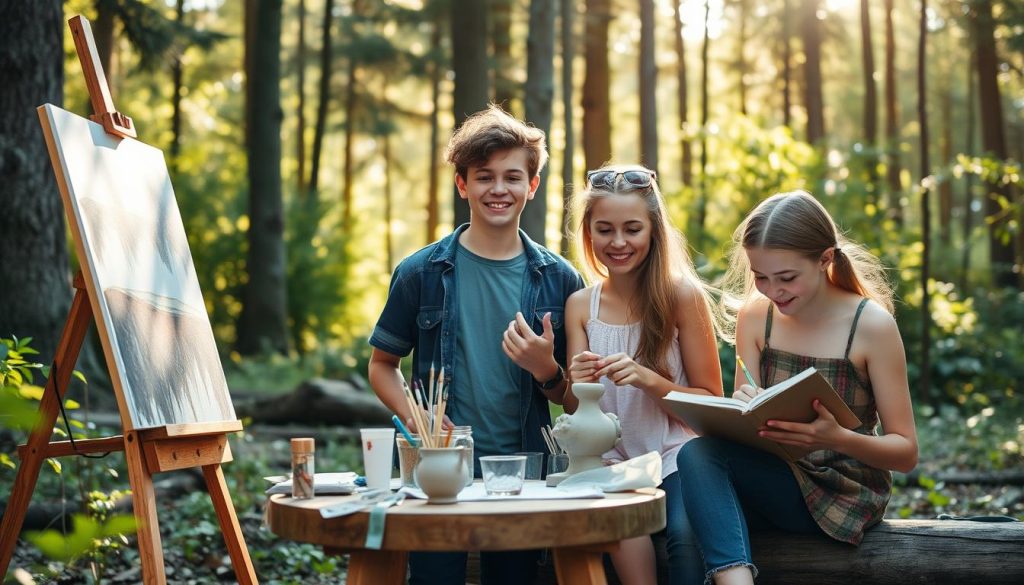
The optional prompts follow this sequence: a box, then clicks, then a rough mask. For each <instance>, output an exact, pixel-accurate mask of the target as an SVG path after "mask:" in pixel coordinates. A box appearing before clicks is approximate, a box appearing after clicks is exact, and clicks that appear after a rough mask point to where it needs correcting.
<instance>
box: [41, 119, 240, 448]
mask: <svg viewBox="0 0 1024 585" xmlns="http://www.w3.org/2000/svg"><path fill="white" fill-rule="evenodd" d="M39 113H40V121H41V122H42V125H43V132H44V134H45V135H46V140H47V145H48V147H49V151H50V158H51V162H52V163H53V166H54V169H58V170H57V173H56V174H57V182H58V184H59V185H60V188H61V196H62V197H63V199H64V208H65V212H66V213H67V216H68V220H69V222H70V223H71V231H72V233H73V234H74V239H75V246H76V250H77V251H78V256H79V261H80V263H81V265H82V272H83V274H84V276H85V280H86V283H87V286H88V291H89V295H90V300H91V302H92V307H93V311H94V313H95V315H96V321H97V325H98V329H99V333H100V338H101V341H102V343H103V346H104V351H105V354H106V358H107V365H108V368H109V369H110V373H111V378H112V380H113V383H114V386H115V390H116V391H117V393H118V402H119V404H120V406H121V408H122V412H123V411H124V409H127V412H128V413H129V414H130V419H131V428H135V429H143V428H151V427H156V426H162V425H168V424H185V423H198V422H216V421H232V420H235V412H234V407H233V406H232V404H231V398H230V395H229V394H228V388H227V382H226V381H225V379H224V371H223V368H222V367H221V362H220V358H219V355H218V353H217V347H216V344H215V343H214V338H213V330H212V329H211V328H210V320H209V316H208V315H207V312H206V306H205V304H204V302H203V296H202V292H201V291H200V289H199V280H198V278H197V277H196V271H195V266H194V265H193V263H192V254H191V252H190V250H189V246H188V241H187V239H186V237H185V229H184V226H183V225H182V221H181V215H180V213H179V211H178V205H177V202H176V200H175V198H174V190H173V188H172V186H171V180H170V175H169V174H168V172H167V165H166V163H165V161H164V156H163V153H162V152H161V151H160V150H159V149H157V148H153V147H152V146H148V145H146V144H144V143H142V142H139V141H137V140H133V139H128V138H126V139H120V138H117V137H114V136H111V135H109V134H107V133H105V132H104V131H103V128H102V127H101V126H100V125H98V124H95V123H93V122H90V121H88V120H86V119H85V118H82V117H80V116H76V115H74V114H72V113H70V112H67V111H65V110H62V109H61V108H58V107H55V106H52V105H49V104H47V105H45V106H41V107H40V108H39Z"/></svg>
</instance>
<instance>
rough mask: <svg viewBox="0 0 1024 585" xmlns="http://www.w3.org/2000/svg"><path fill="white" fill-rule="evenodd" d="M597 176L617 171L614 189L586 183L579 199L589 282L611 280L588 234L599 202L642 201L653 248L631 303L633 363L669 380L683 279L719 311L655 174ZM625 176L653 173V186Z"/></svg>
mask: <svg viewBox="0 0 1024 585" xmlns="http://www.w3.org/2000/svg"><path fill="white" fill-rule="evenodd" d="M598 171H615V172H616V173H618V175H617V176H616V177H615V181H614V184H613V185H611V186H601V187H595V186H593V185H591V184H590V183H589V181H588V183H587V186H586V188H584V189H583V190H582V191H579V192H577V194H576V201H575V213H574V216H575V218H576V222H575V223H576V225H577V226H578V228H577V230H576V236H577V237H576V246H577V248H578V251H580V252H582V254H581V256H582V258H583V259H584V263H583V264H584V265H583V267H582V268H583V272H584V275H585V276H586V277H587V280H588V281H589V282H596V281H598V280H603V279H607V278H608V270H607V268H606V267H605V266H604V265H602V264H601V263H600V262H599V261H598V260H597V256H596V255H595V253H594V242H593V239H592V232H591V228H590V221H591V218H592V216H593V211H594V205H595V204H596V203H597V202H598V201H600V200H601V199H604V198H606V197H610V196H615V195H635V196H637V197H640V198H641V199H642V200H643V201H644V203H645V204H646V206H647V216H648V218H649V219H650V222H651V246H650V251H649V252H648V254H647V257H646V258H645V259H644V261H643V263H642V264H641V265H640V267H639V268H638V273H637V294H636V295H635V296H634V297H633V298H632V299H630V303H629V307H630V310H631V311H632V312H633V313H635V314H638V315H639V316H640V340H639V343H638V345H637V350H636V355H634V356H633V359H635V360H636V361H637V363H639V364H641V365H643V366H646V367H648V368H651V369H652V370H654V371H655V372H657V373H658V374H659V375H661V376H663V377H666V378H669V377H671V375H670V373H669V369H668V351H669V348H670V347H671V343H672V339H673V337H674V334H675V319H674V318H673V316H674V315H675V314H676V304H677V302H678V293H677V286H676V283H677V281H678V280H680V279H681V280H683V281H685V282H687V283H689V284H690V285H692V286H693V287H695V288H696V289H697V290H698V291H700V293H701V297H702V299H703V301H704V303H705V305H706V306H707V308H708V314H709V315H711V314H712V312H713V311H714V309H715V308H716V307H715V304H714V303H713V302H712V300H711V296H710V294H709V287H708V286H707V284H706V283H704V281H703V280H701V278H700V276H698V275H697V271H696V270H695V269H694V266H693V261H692V260H691V259H690V255H689V253H688V252H687V248H686V246H687V244H686V239H685V238H684V237H683V235H682V234H681V233H680V232H679V230H677V229H676V228H675V227H674V226H673V225H672V222H671V220H670V219H669V217H668V212H667V210H666V208H665V201H664V199H663V197H662V195H661V190H660V189H659V188H658V183H657V180H656V177H655V174H654V172H653V171H651V170H650V169H646V168H644V167H642V166H639V165H608V166H605V167H602V168H600V169H598ZM626 171H641V172H645V173H649V174H650V176H651V184H650V186H649V187H637V186H635V185H632V184H631V183H629V182H628V181H626V180H625V179H624V177H623V176H622V173H623V172H626ZM594 172H597V171H594ZM708 325H709V326H711V327H715V328H717V325H718V320H717V319H711V322H710V323H708Z"/></svg>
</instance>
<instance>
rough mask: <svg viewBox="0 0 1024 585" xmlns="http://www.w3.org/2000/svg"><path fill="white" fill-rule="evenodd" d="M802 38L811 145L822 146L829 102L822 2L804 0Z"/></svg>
mask: <svg viewBox="0 0 1024 585" xmlns="http://www.w3.org/2000/svg"><path fill="white" fill-rule="evenodd" d="M802 6H803V13H802V17H801V19H800V36H801V38H802V39H803V47H804V108H805V109H806V110H807V142H810V143H811V144H817V145H820V144H821V142H822V140H823V139H824V138H825V102H824V98H823V97H822V91H821V21H820V20H818V9H819V0H803V5H802Z"/></svg>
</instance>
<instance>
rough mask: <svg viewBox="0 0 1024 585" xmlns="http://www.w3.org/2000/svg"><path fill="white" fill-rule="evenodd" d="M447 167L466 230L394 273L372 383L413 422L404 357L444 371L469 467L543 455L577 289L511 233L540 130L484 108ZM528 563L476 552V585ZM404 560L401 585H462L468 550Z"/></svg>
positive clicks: (524, 555) (561, 267)
mask: <svg viewBox="0 0 1024 585" xmlns="http://www.w3.org/2000/svg"><path fill="white" fill-rule="evenodd" d="M445 159H446V160H447V161H448V162H449V163H450V164H451V165H452V166H454V167H455V185H456V187H457V188H458V191H459V196H460V197H462V198H463V199H465V200H466V201H467V202H468V203H469V208H470V221H469V223H468V224H465V225H462V226H459V227H458V228H457V229H456V230H455V231H454V232H453V233H451V234H449V235H448V236H446V237H445V238H442V239H441V240H439V241H437V242H434V243H432V244H430V245H429V246H427V247H425V248H423V249H421V250H419V251H417V252H415V253H413V254H412V255H410V256H409V257H407V258H406V259H404V260H403V261H402V262H401V263H400V264H399V265H398V267H397V268H396V269H395V272H394V274H393V275H392V278H391V287H390V289H389V292H388V299H387V302H386V303H385V306H384V310H383V311H382V313H381V316H380V318H379V320H378V321H377V325H376V327H375V328H374V330H373V334H372V335H371V337H370V344H371V345H372V346H373V354H372V356H371V358H370V368H369V377H370V384H371V386H372V387H373V389H374V392H376V393H377V396H378V397H380V399H381V400H382V401H383V402H384V404H386V405H387V406H388V408H390V409H391V410H392V411H393V412H395V413H396V414H398V415H399V416H401V417H402V418H403V419H405V420H410V412H409V408H408V405H407V403H406V401H405V398H404V396H403V390H402V385H403V383H404V382H405V380H404V378H403V376H402V373H401V370H400V364H401V359H402V357H404V356H407V355H409V353H410V352H411V353H412V375H413V377H414V379H419V380H422V381H426V380H428V377H429V371H430V369H431V367H432V366H433V367H434V368H435V371H440V369H441V368H442V367H443V368H444V372H445V382H446V383H447V384H448V385H449V403H448V409H447V413H446V414H447V416H446V418H447V419H448V421H446V424H447V423H454V424H457V425H471V426H472V427H473V438H474V442H475V458H476V459H479V457H480V456H482V455H508V454H511V453H514V452H517V451H543V450H545V446H544V441H543V438H542V435H541V431H540V429H541V427H542V426H544V425H546V424H549V423H550V422H551V421H550V415H549V413H548V401H549V400H550V401H552V402H555V403H558V404H560V403H561V402H562V397H563V395H564V392H565V388H566V385H567V384H566V382H565V378H564V374H563V366H564V364H565V331H564V319H563V312H564V307H565V301H566V299H567V298H568V297H569V295H571V294H572V293H573V292H575V291H576V290H579V289H580V288H582V287H583V280H582V279H581V278H580V276H579V274H578V273H577V272H576V270H574V269H573V268H572V267H571V266H570V265H569V263H568V262H566V261H565V259H563V258H561V257H560V256H558V255H556V254H553V253H552V252H550V251H549V250H547V249H545V248H544V247H543V246H540V245H538V244H536V243H535V242H533V241H532V240H531V239H530V238H529V237H528V236H527V235H526V233H525V232H523V231H522V230H520V229H519V219H520V216H521V215H522V212H523V209H524V207H525V206H526V204H527V202H528V201H530V200H531V199H533V197H534V194H535V193H536V190H537V186H538V185H539V184H540V171H541V169H542V168H543V167H544V163H545V162H546V160H547V151H546V145H545V138H544V133H543V132H542V131H540V130H538V129H537V128H534V127H531V126H528V125H526V124H524V123H523V122H521V121H519V120H516V119H515V118H513V117H512V116H509V115H508V114H506V113H505V112H503V111H502V110H501V109H500V108H498V107H497V106H493V105H492V106H490V107H488V109H486V110H484V111H482V112H479V113H477V114H475V115H473V116H470V117H469V118H467V119H466V121H465V122H464V123H463V125H462V126H461V127H460V128H459V129H458V130H457V131H456V132H455V134H454V135H453V136H452V138H451V140H450V142H449V143H448V147H447V149H446V150H445ZM477 467H478V465H477ZM536 557H537V554H536V551H522V552H505V553H482V554H481V577H482V580H483V583H484V584H485V585H493V584H497V583H527V582H530V581H531V580H532V579H533V575H534V572H535V570H536ZM409 562H410V567H411V574H410V579H409V583H410V585H417V584H418V583H427V582H429V583H432V584H434V583H437V584H446V583H459V584H460V585H461V584H462V583H465V553H414V554H411V555H410V560H409Z"/></svg>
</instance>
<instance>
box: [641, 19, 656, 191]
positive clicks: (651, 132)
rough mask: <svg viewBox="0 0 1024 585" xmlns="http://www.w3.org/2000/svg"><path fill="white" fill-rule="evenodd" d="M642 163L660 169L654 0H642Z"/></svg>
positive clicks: (652, 168) (654, 169)
mask: <svg viewBox="0 0 1024 585" xmlns="http://www.w3.org/2000/svg"><path fill="white" fill-rule="evenodd" d="M639 79H640V163H641V164H643V165H644V166H645V167H647V168H649V169H651V170H652V171H654V172H657V171H658V103H657V100H656V99H655V98H656V97H657V91H658V65H657V63H656V59H655V56H654V0H640V73H639Z"/></svg>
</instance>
